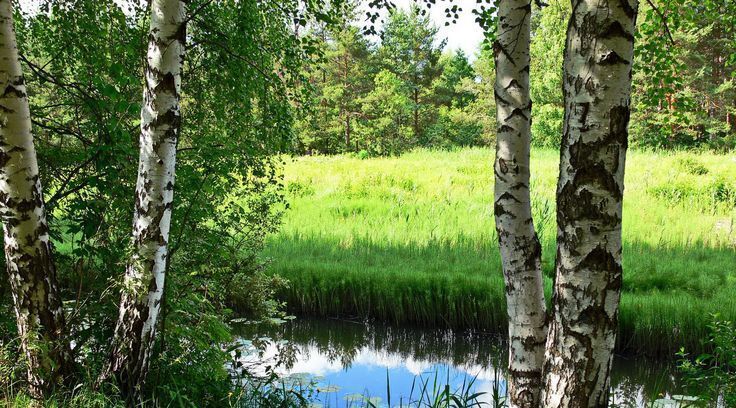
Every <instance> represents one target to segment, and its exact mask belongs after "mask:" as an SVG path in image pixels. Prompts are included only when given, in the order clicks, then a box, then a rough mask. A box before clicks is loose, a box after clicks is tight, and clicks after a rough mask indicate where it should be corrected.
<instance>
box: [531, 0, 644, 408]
mask: <svg viewBox="0 0 736 408" xmlns="http://www.w3.org/2000/svg"><path fill="white" fill-rule="evenodd" d="M637 9H638V2H637V0H610V1H598V0H573V1H572V10H573V11H572V15H571V17H570V18H571V20H570V24H569V25H568V31H567V40H566V47H565V57H564V73H563V88H564V103H565V121H564V127H563V138H562V147H561V160H560V178H559V181H558V185H557V251H558V252H557V253H558V255H557V261H556V280H555V287H554V298H553V314H552V318H551V322H550V327H549V333H548V337H547V345H546V357H545V368H544V374H545V377H544V389H543V394H542V399H543V401H542V404H543V406H545V407H605V406H607V405H608V390H609V386H610V369H611V364H612V351H613V347H614V344H615V339H616V329H617V323H618V310H619V309H618V306H619V298H620V291H621V282H622V280H621V276H622V268H621V212H622V199H623V189H624V164H625V159H626V148H627V140H628V123H629V114H630V93H631V73H632V71H631V69H632V58H633V49H634V30H635V23H636V14H637Z"/></svg>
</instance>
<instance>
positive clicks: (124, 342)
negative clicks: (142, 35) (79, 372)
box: [103, 0, 186, 404]
mask: <svg viewBox="0 0 736 408" xmlns="http://www.w3.org/2000/svg"><path fill="white" fill-rule="evenodd" d="M150 7H151V23H150V24H151V25H150V34H149V42H148V53H147V59H146V68H145V89H144V91H143V107H142V109H141V133H140V159H139V160H140V161H139V166H138V180H137V184H136V192H135V212H134V216H133V253H132V255H131V258H130V260H129V262H128V265H127V267H126V270H125V278H124V282H123V289H122V297H121V302H120V314H119V317H118V322H117V325H116V327H115V337H114V340H113V350H112V356H111V362H110V367H109V368H108V370H109V371H108V372H106V373H103V377H105V376H107V375H109V374H113V375H114V376H115V377H116V379H117V381H118V384H119V385H120V387H121V391H122V392H123V394H124V395H125V396H126V399H127V400H128V403H129V404H130V403H135V402H136V401H137V399H138V395H139V392H140V387H141V384H142V383H143V381H144V380H145V378H146V374H147V372H148V368H149V365H150V359H151V350H152V348H153V343H154V340H155V333H156V322H157V320H158V316H159V311H160V308H161V299H162V295H163V289H164V278H165V270H166V263H167V260H168V247H167V245H168V240H169V230H170V225H171V209H172V205H173V198H174V168H175V164H176V146H177V139H178V136H179V131H180V124H181V115H180V106H179V99H180V95H179V93H180V90H181V69H182V64H183V58H184V43H185V35H186V34H185V13H186V7H185V3H184V1H182V0H153V1H152V2H151V6H150Z"/></svg>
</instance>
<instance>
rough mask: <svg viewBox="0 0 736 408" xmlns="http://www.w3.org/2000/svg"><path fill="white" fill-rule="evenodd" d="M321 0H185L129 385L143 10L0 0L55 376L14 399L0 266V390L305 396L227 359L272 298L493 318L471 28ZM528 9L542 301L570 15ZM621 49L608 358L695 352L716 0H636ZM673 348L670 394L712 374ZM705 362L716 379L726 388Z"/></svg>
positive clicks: (472, 320) (706, 289)
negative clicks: (36, 190) (138, 345)
mask: <svg viewBox="0 0 736 408" xmlns="http://www.w3.org/2000/svg"><path fill="white" fill-rule="evenodd" d="M3 1H6V0H0V5H3ZM164 1H168V2H171V1H173V0H157V2H158V3H163V2H164ZM174 2H176V1H174ZM177 3H178V2H177ZM329 3H330V2H322V1H298V0H287V1H260V0H258V1H242V0H215V1H213V0H191V1H189V2H187V13H186V16H185V19H184V22H183V23H182V25H183V26H186V30H185V31H182V33H185V34H182V36H181V38H184V39H185V40H186V45H185V46H182V47H183V49H185V57H183V58H182V59H181V60H180V61H181V73H180V77H181V79H180V81H179V82H176V81H173V83H175V84H178V86H180V87H181V93H180V95H179V94H177V98H180V99H177V102H178V105H177V107H178V109H179V113H180V119H179V121H178V122H177V121H174V122H172V123H175V125H176V126H179V129H180V130H179V132H178V139H177V142H176V153H177V156H176V187H175V200H174V202H173V204H172V203H171V202H169V203H168V204H166V205H163V207H164V208H165V209H166V210H167V211H169V213H170V214H172V216H171V225H170V235H169V237H168V241H167V245H168V254H167V256H166V262H165V271H164V273H165V275H166V285H165V287H163V288H162V289H161V290H162V291H163V294H162V298H161V299H160V302H159V303H157V304H156V305H157V306H158V305H159V304H160V317H159V318H158V319H159V320H158V323H157V324H156V328H157V329H156V330H157V331H156V338H155V341H153V340H152V342H151V349H152V351H151V355H150V372H149V373H148V375H147V381H145V382H141V384H137V385H138V386H139V387H138V388H137V389H136V390H135V393H134V394H135V396H134V399H131V397H130V395H129V394H126V391H125V390H124V389H123V390H121V386H120V384H119V383H118V382H116V381H111V380H109V379H108V378H105V375H106V374H105V373H106V371H107V370H108V368H109V367H108V363H109V361H108V360H109V359H110V355H111V354H114V345H113V344H112V343H113V340H112V339H116V338H117V337H116V336H117V335H118V333H116V330H117V329H116V321H117V320H118V319H119V309H120V306H121V303H124V302H123V301H121V297H122V298H123V299H124V298H125V295H126V294H128V293H130V292H134V289H136V288H133V289H131V288H130V286H129V285H128V282H127V281H126V277H125V273H126V268H130V267H131V264H133V266H136V263H135V262H134V261H131V259H135V258H134V256H133V254H134V253H135V251H136V249H135V247H134V246H133V245H132V244H131V214H133V213H134V211H135V210H136V209H137V208H138V206H139V202H140V198H139V197H138V196H137V191H138V189H139V188H140V185H137V184H136V177H137V176H140V172H139V167H138V166H139V160H140V156H139V155H140V151H141V150H143V149H142V148H141V139H139V136H140V135H141V131H142V130H141V129H143V128H145V127H146V124H144V123H142V119H141V111H142V109H143V110H145V108H146V106H145V104H146V99H143V100H142V98H141V93H142V90H143V89H144V84H147V82H146V81H144V78H147V75H150V74H151V73H152V72H154V71H155V70H152V69H151V68H150V67H149V66H148V65H147V64H149V63H150V62H149V59H147V53H148V52H150V49H149V48H150V47H151V45H150V43H149V42H150V41H151V37H152V35H151V27H150V24H151V16H150V12H151V9H150V6H149V5H147V4H145V2H136V1H117V0H98V1H89V0H43V1H40V2H33V3H32V4H31V3H26V2H23V1H21V2H20V3H19V4H17V5H16V4H15V3H12V4H13V10H12V13H13V14H12V15H13V18H12V21H13V23H14V27H15V35H16V36H17V42H18V53H19V61H20V67H21V69H22V72H23V77H24V79H25V84H26V88H27V95H26V96H27V100H28V104H29V107H30V118H31V122H32V132H33V141H34V143H35V147H36V151H37V156H38V167H39V169H38V173H39V174H40V181H41V184H42V186H43V200H42V203H44V204H45V211H46V217H47V219H48V234H49V235H50V241H51V243H52V247H53V259H54V261H53V265H54V268H55V269H54V268H52V269H54V270H55V272H54V273H55V276H56V278H57V279H58V291H59V297H60V299H61V300H62V302H61V305H62V308H61V309H63V314H64V316H65V319H66V332H67V333H65V335H66V337H65V338H66V339H71V341H70V342H68V343H70V344H71V345H70V350H69V351H70V352H71V357H70V358H71V359H72V360H73V363H74V364H73V365H74V368H73V369H72V370H71V374H69V375H64V376H61V377H60V378H55V379H54V380H52V381H51V383H50V384H49V386H48V388H47V389H45V390H43V392H41V394H42V395H38V394H37V393H34V391H33V390H32V388H33V386H32V385H33V384H31V381H30V380H29V377H31V375H30V374H29V373H30V372H31V371H33V366H32V364H31V363H29V361H27V359H25V358H22V357H21V356H23V355H25V354H24V352H23V351H24V350H30V351H29V352H30V353H33V352H37V353H40V354H43V353H46V352H48V350H47V349H46V348H44V347H46V346H45V345H43V344H40V345H36V344H30V345H29V344H25V343H23V342H24V339H25V337H24V336H23V335H21V333H20V331H19V328H18V324H17V314H16V310H15V309H14V303H13V297H12V295H13V294H14V293H13V292H14V290H15V288H14V287H13V286H12V285H11V280H9V279H2V280H0V405H3V404H4V405H7V406H28V407H31V406H73V407H95V406H99V407H106V406H134V405H136V404H140V405H143V406H197V407H204V406H212V407H218V406H242V407H275V406H284V407H301V406H308V405H307V404H308V403H310V402H312V399H313V397H314V395H313V394H312V393H315V392H316V390H315V387H311V388H310V387H307V388H306V389H298V390H295V389H292V388H290V389H288V390H287V389H286V387H283V388H280V387H279V384H281V385H283V383H279V380H280V379H279V376H278V375H277V374H276V373H275V372H274V371H273V369H274V367H271V366H270V365H268V364H253V366H248V365H244V364H243V360H242V358H241V357H242V355H241V352H242V350H243V349H244V348H245V346H253V345H254V344H255V346H258V338H256V339H255V340H253V341H251V340H252V339H247V338H244V337H242V336H241V335H240V333H239V331H238V330H239V327H242V325H243V324H246V323H248V324H250V323H253V322H272V323H273V322H277V323H278V322H283V321H284V320H290V319H291V318H292V316H289V313H294V314H299V315H304V316H306V315H316V316H321V317H325V316H349V317H351V318H356V319H373V320H376V321H379V322H387V323H393V324H396V325H419V326H428V327H443V328H451V329H472V330H485V331H487V332H489V333H490V332H504V330H505V328H506V325H507V321H506V319H507V317H506V312H505V300H504V281H503V276H502V274H501V260H500V255H499V253H498V247H497V238H498V237H497V235H494V234H496V232H495V231H494V227H493V217H494V212H493V207H492V191H491V189H492V185H493V180H492V179H493V151H492V148H493V146H495V145H496V134H497V131H498V127H499V126H498V123H496V116H495V112H496V102H495V98H496V95H495V92H494V82H495V80H496V75H495V69H496V67H495V63H494V50H493V46H492V43H491V42H485V43H483V44H482V45H481V47H480V48H479V49H478V50H477V51H476V52H475V53H473V54H472V55H470V54H468V53H465V52H463V51H461V50H454V49H449V48H448V47H447V45H446V41H444V38H442V36H441V35H440V34H439V28H438V26H436V24H435V23H434V22H433V21H432V20H431V19H430V17H429V16H428V15H427V14H426V12H425V11H426V9H425V6H424V5H423V4H421V3H422V2H419V3H420V4H419V5H416V6H414V7H410V8H403V9H402V8H397V9H394V10H392V11H391V12H386V15H385V22H383V24H382V25H380V26H378V25H376V21H375V20H373V19H372V17H371V12H368V14H367V17H366V5H365V4H360V3H359V2H347V3H346V4H342V3H341V2H334V3H335V4H337V5H339V6H340V7H329V6H330V4H329ZM430 3H431V2H430ZM461 3H462V2H461ZM533 3H534V5H533V8H532V15H531V45H530V54H531V66H530V69H529V75H530V82H531V86H530V94H531V99H532V100H533V105H532V108H531V112H532V117H533V121H532V125H531V129H532V139H531V144H532V146H533V154H532V160H533V165H532V168H533V170H532V172H533V173H534V177H533V178H532V182H531V185H532V190H533V194H532V197H531V198H532V207H533V213H534V219H535V223H536V224H537V226H538V229H539V239H540V241H541V245H542V247H543V251H544V252H543V256H542V259H541V267H542V269H543V272H544V290H545V291H546V293H547V294H549V293H550V292H551V288H552V285H553V276H554V266H553V264H554V257H555V248H554V247H555V232H556V231H555V225H554V218H555V214H556V208H555V205H556V204H555V193H554V184H555V182H556V175H557V173H556V172H557V170H558V167H559V162H558V160H559V150H560V147H561V144H562V143H561V141H562V138H563V134H562V127H563V122H564V119H565V106H564V103H563V93H562V89H563V83H562V82H563V81H562V77H563V70H562V66H563V49H564V44H565V37H566V30H567V27H568V20H569V19H570V14H571V6H570V4H569V3H570V2H568V1H563V0H550V1H548V3H549V4H546V5H545V6H544V7H543V8H540V5H539V4H538V3H537V2H533ZM8 4H10V3H8ZM653 5H654V6H656V8H655V7H652V6H653ZM8 7H10V6H8ZM466 11H469V10H466ZM452 13H453V12H451V9H450V8H449V6H448V24H452V21H451V20H452V18H451V17H452ZM486 17H487V16H486ZM479 22H480V23H483V17H482V16H480V15H479ZM374 25H375V27H374ZM485 28H486V29H488V27H487V26H486V27H485ZM489 34H490V33H489ZM489 38H491V37H490V36H489ZM182 41H183V40H182ZM634 55H635V59H634V61H633V72H634V74H633V78H632V93H631V96H632V102H631V119H630V125H629V138H628V142H629V146H630V147H632V148H634V149H635V151H634V152H633V153H632V154H631V156H630V157H631V160H630V163H631V164H630V165H631V166H634V167H633V170H631V171H629V172H627V175H626V177H627V189H630V190H627V200H630V201H627V202H626V212H625V214H626V215H625V217H624V219H623V224H624V230H625V231H626V232H625V233H627V234H629V235H627V236H625V239H624V244H623V245H624V247H625V248H626V249H625V251H628V252H626V255H625V258H624V259H626V261H625V262H626V264H625V272H624V274H625V278H624V284H623V288H622V292H623V300H622V306H621V320H620V333H621V336H620V337H619V338H618V343H617V350H618V351H627V352H630V353H632V354H634V355H636V356H643V355H646V356H647V357H659V358H662V357H664V358H673V357H674V355H675V352H676V351H677V350H678V349H679V347H682V346H685V347H686V348H687V350H688V351H697V352H701V351H712V350H709V346H708V345H705V344H703V343H702V340H703V339H705V338H708V336H709V333H711V331H712V330H710V329H712V328H713V327H715V328H716V329H718V330H720V331H717V334H718V333H721V334H723V333H726V334H725V335H722V336H721V337H718V338H717V340H719V341H722V344H724V346H723V348H724V349H726V350H732V349H734V344H733V336H732V334H733V329H732V328H730V326H729V325H728V324H722V325H720V326H719V325H718V324H715V323H714V324H710V321H709V320H708V317H707V315H709V314H711V313H720V314H721V317H723V318H724V319H731V320H732V319H734V318H736V307H735V306H734V303H733V302H734V301H733V299H734V294H736V275H735V274H736V272H735V271H736V268H735V267H736V264H735V263H734V262H735V259H736V258H734V256H733V250H734V244H735V243H736V238H735V237H734V217H736V214H735V213H734V208H736V184H735V182H734V180H736V166H735V165H734V163H736V162H735V161H734V160H735V159H734V156H733V152H734V148H736V123H734V120H735V118H734V115H736V2H734V1H710V0H709V1H695V0H681V1H670V0H657V1H653V2H652V3H649V2H642V3H641V4H640V8H639V16H638V20H637V32H636V42H635V54H634ZM154 73H155V72H154ZM151 88H152V89H148V88H146V89H147V90H146V92H144V97H150V95H151V94H152V93H153V89H157V88H155V87H151ZM144 130H145V129H144ZM2 164H5V163H2ZM629 180H631V181H629ZM142 185H144V186H145V185H146V183H142ZM171 188H172V189H174V188H173V185H172V187H171ZM629 193H631V194H629ZM4 220H5V218H4ZM438 220H441V222H439V221H438ZM619 221H621V220H619ZM438 222H439V224H438ZM0 262H3V261H0ZM3 268H4V269H8V271H9V272H10V271H11V268H8V267H7V265H3ZM448 271H451V273H450V272H448ZM9 276H11V279H12V274H11V275H9ZM548 298H549V296H548ZM683 299H685V300H686V302H683ZM287 312H288V313H287ZM484 333H485V332H484ZM724 339H725V340H724ZM718 344H719V345H720V344H721V343H718ZM711 346H712V345H711ZM719 347H720V346H719ZM729 347H730V348H729ZM711 348H712V347H711ZM280 351H281V352H282V353H281V354H280V356H281V357H283V359H284V360H289V359H290V358H293V356H292V355H291V354H289V350H288V349H286V348H284V350H280ZM350 352H351V351H350V350H348V352H347V353H348V354H349V353H350ZM683 358H684V359H685V360H688V359H689V358H690V356H689V355H683ZM688 361H689V360H688ZM707 362H708V360H707V359H706V363H707ZM701 363H702V361H701ZM698 364H699V363H695V366H693V365H690V366H687V365H686V367H685V368H687V369H691V373H690V374H692V375H691V376H690V377H688V378H694V379H695V380H693V381H692V384H691V385H694V386H695V387H693V388H696V389H697V388H698V381H697V379H698V378H699V379H701V380H702V379H703V378H707V379H708V381H710V380H711V379H712V378H713V377H712V376H711V377H707V376H704V377H698V376H701V375H703V371H701V369H702V368H703V367H701V366H704V365H705V363H703V364H701V365H698ZM729 364H732V363H729ZM718 367H721V366H718ZM727 367H729V366H727ZM57 369H58V367H56V366H54V365H53V364H52V365H51V368H50V369H49V371H57ZM730 370H731V371H728V369H725V370H724V371H723V373H722V372H720V371H718V372H717V374H718V375H719V376H721V377H718V381H721V380H723V379H724V378H725V380H723V383H728V381H731V382H730V383H728V384H730V386H731V387H733V383H734V382H733V379H732V376H733V370H732V367H731V369H730ZM729 376H730V377H729ZM144 377H145V376H144ZM712 383H713V384H721V383H719V382H717V381H715V380H713V382H712ZM312 385H313V384H312ZM719 386H720V385H719ZM707 391H708V392H710V391H711V390H707ZM731 391H732V389H731ZM693 392H695V391H693ZM703 392H706V391H703ZM714 392H715V395H716V398H718V395H719V393H721V394H722V393H723V389H722V388H715V391H714ZM121 394H122V395H121ZM467 394H470V392H468V393H467ZM711 394H713V393H711ZM728 395H731V396H732V397H733V395H736V394H733V393H732V394H728ZM466 396H467V395H466ZM711 396H712V395H711ZM446 399H447V400H448V401H449V399H450V397H449V395H447V396H446ZM704 401H705V400H704ZM468 406H470V405H468Z"/></svg>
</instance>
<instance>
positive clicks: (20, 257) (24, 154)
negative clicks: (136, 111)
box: [0, 0, 72, 397]
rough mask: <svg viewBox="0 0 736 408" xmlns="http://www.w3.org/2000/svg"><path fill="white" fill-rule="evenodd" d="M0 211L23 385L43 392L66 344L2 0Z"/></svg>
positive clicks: (9, 13) (62, 364) (64, 362)
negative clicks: (25, 382) (24, 372)
mask: <svg viewBox="0 0 736 408" xmlns="http://www.w3.org/2000/svg"><path fill="white" fill-rule="evenodd" d="M0 87H1V89H2V95H0V215H1V216H2V221H3V225H4V235H5V261H6V267H7V271H8V276H9V279H10V288H11V292H12V297H13V305H14V308H15V315H16V319H17V327H18V334H19V337H20V345H21V349H22V352H23V354H24V355H25V358H26V360H27V378H28V385H29V391H30V393H31V395H33V396H34V397H43V396H44V395H45V394H47V393H48V392H49V391H50V390H51V389H52V388H53V386H54V385H55V384H56V383H57V382H58V381H60V380H62V379H63V377H64V376H65V375H66V374H68V372H69V370H70V369H71V367H72V358H71V349H70V347H69V343H66V342H65V339H64V337H63V336H64V329H65V327H64V313H63V310H62V301H61V298H60V296H59V289H58V287H57V282H56V269H55V267H54V262H53V259H52V253H51V243H50V241H49V228H48V225H47V222H46V212H45V208H44V201H43V194H42V190H41V180H40V178H39V171H38V162H37V159H36V150H35V147H34V145H33V135H32V133H31V116H30V111H29V106H28V95H27V94H26V85H25V79H24V77H23V73H22V71H21V66H20V62H19V59H18V47H17V43H16V38H15V29H14V27H13V7H12V4H11V1H10V0H0Z"/></svg>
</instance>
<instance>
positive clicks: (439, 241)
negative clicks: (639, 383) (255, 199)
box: [265, 149, 736, 356]
mask: <svg viewBox="0 0 736 408" xmlns="http://www.w3.org/2000/svg"><path fill="white" fill-rule="evenodd" d="M558 155H559V153H558V152H556V151H552V150H535V151H534V152H533V153H532V173H533V175H532V184H531V189H532V196H533V210H534V215H535V218H534V220H535V223H536V225H537V229H538V231H539V235H540V239H541V241H542V245H543V248H544V252H543V268H544V273H545V282H546V288H547V293H548V295H549V293H550V290H551V287H552V280H551V279H552V276H553V269H554V255H555V234H556V226H555V200H554V196H555V189H556V182H557V174H558V160H559V158H558ZM492 158H493V151H492V150H490V149H463V150H456V151H449V152H448V151H428V150H419V151H415V152H412V153H408V154H405V155H403V156H401V157H391V158H370V159H365V160H361V159H359V158H357V157H348V156H331V157H323V156H315V157H298V158H293V159H288V160H287V164H286V166H285V169H284V171H285V175H284V176H285V183H286V191H287V196H288V200H289V203H290V209H289V210H288V211H287V213H286V215H285V217H284V225H283V227H282V229H281V231H280V233H278V234H276V235H274V236H272V237H271V238H270V239H269V240H268V242H267V246H266V250H265V255H266V256H267V257H269V258H271V259H272V264H271V266H270V268H271V270H272V271H273V272H275V273H279V274H281V275H283V276H285V277H287V278H288V279H289V280H290V281H291V284H290V288H289V290H288V291H287V292H286V293H284V297H285V299H286V300H287V301H288V302H289V307H290V308H291V309H292V311H294V312H296V313H301V314H309V315H319V316H335V315H343V316H360V317H371V318H375V319H379V320H382V321H385V322H388V323H394V324H416V325H422V326H441V327H453V328H472V329H481V330H489V331H496V330H505V324H506V323H505V322H506V315H505V300H504V288H503V277H502V274H501V267H500V265H501V263H500V258H499V252H498V248H497V237H496V233H495V228H494V221H493V198H492V197H493V171H492ZM627 160H628V162H627V169H626V186H625V199H624V219H623V237H624V287H623V294H622V304H621V315H620V335H619V349H620V350H621V351H624V350H626V351H629V352H642V353H646V354H649V355H652V356H668V355H672V353H673V352H674V351H675V350H676V349H678V348H679V347H680V346H685V347H687V348H688V349H690V350H693V349H697V348H698V346H699V344H700V340H701V339H703V338H704V337H705V335H706V333H707V329H706V325H707V323H708V322H709V314H711V313H720V315H721V316H722V317H724V318H728V319H732V320H733V319H736V251H735V249H736V231H735V230H736V225H735V224H736V211H735V210H734V205H735V203H736V154H733V153H731V154H716V153H692V152H687V153H686V152H681V153H679V152H675V153H655V152H637V151H634V152H630V154H629V156H628V159H627ZM548 297H549V296H548Z"/></svg>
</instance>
